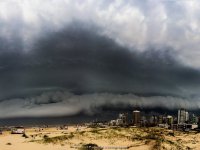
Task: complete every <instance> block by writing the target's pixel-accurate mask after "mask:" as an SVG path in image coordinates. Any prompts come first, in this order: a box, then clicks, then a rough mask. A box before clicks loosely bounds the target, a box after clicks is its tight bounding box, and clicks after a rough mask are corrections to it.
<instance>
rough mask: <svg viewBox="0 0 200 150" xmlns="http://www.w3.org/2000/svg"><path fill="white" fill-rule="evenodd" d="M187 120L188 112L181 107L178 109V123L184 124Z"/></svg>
mask: <svg viewBox="0 0 200 150" xmlns="http://www.w3.org/2000/svg"><path fill="white" fill-rule="evenodd" d="M188 120H189V113H188V112H187V111H186V110H185V109H183V108H181V109H179V110H178V124H184V123H186V122H187V121H188Z"/></svg>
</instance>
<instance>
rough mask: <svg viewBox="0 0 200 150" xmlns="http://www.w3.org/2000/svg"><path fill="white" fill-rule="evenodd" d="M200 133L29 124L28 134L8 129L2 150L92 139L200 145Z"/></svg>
mask: <svg viewBox="0 0 200 150" xmlns="http://www.w3.org/2000/svg"><path fill="white" fill-rule="evenodd" d="M199 138H200V133H197V132H195V131H192V132H187V133H184V132H180V131H175V132H173V131H171V130H167V129H161V128H134V127H129V128H120V127H118V128H111V127H108V128H87V127H79V130H78V131H77V128H76V127H75V126H70V127H68V129H64V130H60V129H58V128H56V127H52V128H26V133H25V136H24V135H22V134H10V132H9V131H4V132H3V134H2V135H0V145H1V150H36V149H38V150H68V149H69V150H75V149H79V150H81V149H84V148H83V145H86V144H89V143H92V144H96V145H98V146H99V148H102V149H120V148H121V149H129V150H153V149H163V150H164V149H165V150H166V149H174V150H176V149H177V150H178V149H183V150H186V149H194V150H195V149H196V150H197V149H198V148H199V147H200V142H199V140H198V139H199Z"/></svg>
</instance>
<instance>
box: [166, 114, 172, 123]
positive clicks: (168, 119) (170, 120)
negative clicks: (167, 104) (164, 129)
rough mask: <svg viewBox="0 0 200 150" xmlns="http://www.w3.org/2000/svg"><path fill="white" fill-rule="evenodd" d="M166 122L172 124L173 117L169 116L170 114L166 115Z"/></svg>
mask: <svg viewBox="0 0 200 150" xmlns="http://www.w3.org/2000/svg"><path fill="white" fill-rule="evenodd" d="M167 124H168V125H172V124H173V117H172V116H170V115H168V116H167Z"/></svg>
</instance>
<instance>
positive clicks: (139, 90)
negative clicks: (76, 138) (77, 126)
mask: <svg viewBox="0 0 200 150" xmlns="http://www.w3.org/2000/svg"><path fill="white" fill-rule="evenodd" d="M198 3H199V2H197V1H182V2H175V1H171V2H170V1H157V0H156V1H145V2H140V1H137V0H134V1H129V0H128V1H118V0H114V1H98V2H97V1H91V0H89V1H87V0H85V1H84V3H83V1H70V0H59V1H43V2H42V3H41V2H40V1H34V0H30V1H23V2H22V1H12V0H8V1H1V2H0V91H1V92H0V101H1V103H0V107H1V109H0V111H1V113H0V114H2V116H4V117H5V116H6V117H9V116H31V115H32V116H39V115H43V116H52V115H55V116H57V115H64V114H66V115H72V114H76V113H78V112H81V111H82V110H84V111H86V112H88V113H91V112H93V109H92V108H93V106H95V105H97V107H98V106H103V105H109V104H108V103H109V102H110V103H111V105H117V104H119V103H124V104H130V105H135V104H137V105H143V106H145V107H154V106H155V107H157V106H163V107H166V108H176V107H180V106H185V107H188V108H193V109H197V108H199V106H200V104H199V102H198V99H199V94H198V93H199V83H200V76H199V75H200V73H199V69H198V68H199V66H200V65H199V54H198V47H199V41H200V40H199V39H200V38H199V34H198V33H199V27H198V24H199V17H198V16H199V15H198V14H199V13H198V12H199V6H200V5H198ZM8 10H9V11H8ZM176 10H180V11H178V12H176V13H174V11H176ZM58 12H59V13H58ZM188 66H190V67H188ZM189 102H193V104H192V105H189ZM5 106H9V107H5ZM94 108H96V107H94ZM11 110H15V111H14V112H15V113H12V112H13V111H11ZM52 110H59V111H57V112H54V111H52ZM9 112H11V113H9ZM5 114H7V115H5Z"/></svg>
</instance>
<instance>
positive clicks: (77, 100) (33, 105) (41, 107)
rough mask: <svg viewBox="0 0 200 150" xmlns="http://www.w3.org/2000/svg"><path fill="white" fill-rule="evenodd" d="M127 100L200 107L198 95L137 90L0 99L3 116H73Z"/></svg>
mask: <svg viewBox="0 0 200 150" xmlns="http://www.w3.org/2000/svg"><path fill="white" fill-rule="evenodd" d="M117 104H124V105H130V106H133V107H134V106H139V107H143V108H152V109H153V108H154V107H162V108H166V109H176V108H180V107H184V108H187V109H199V108H200V101H198V100H197V99H196V100H194V99H190V100H188V99H183V98H177V97H172V96H151V97H143V96H136V95H134V94H123V95H120V94H112V93H93V94H84V95H75V94H73V93H70V92H67V91H54V92H45V93H42V94H41V95H38V96H33V97H28V98H16V99H10V100H4V101H2V102H1V103H0V118H10V117H51V116H52V117H55V116H71V115H75V114H77V113H79V112H85V113H88V114H93V113H96V112H97V111H98V108H99V107H101V106H105V105H109V106H113V107H114V106H116V105H117Z"/></svg>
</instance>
